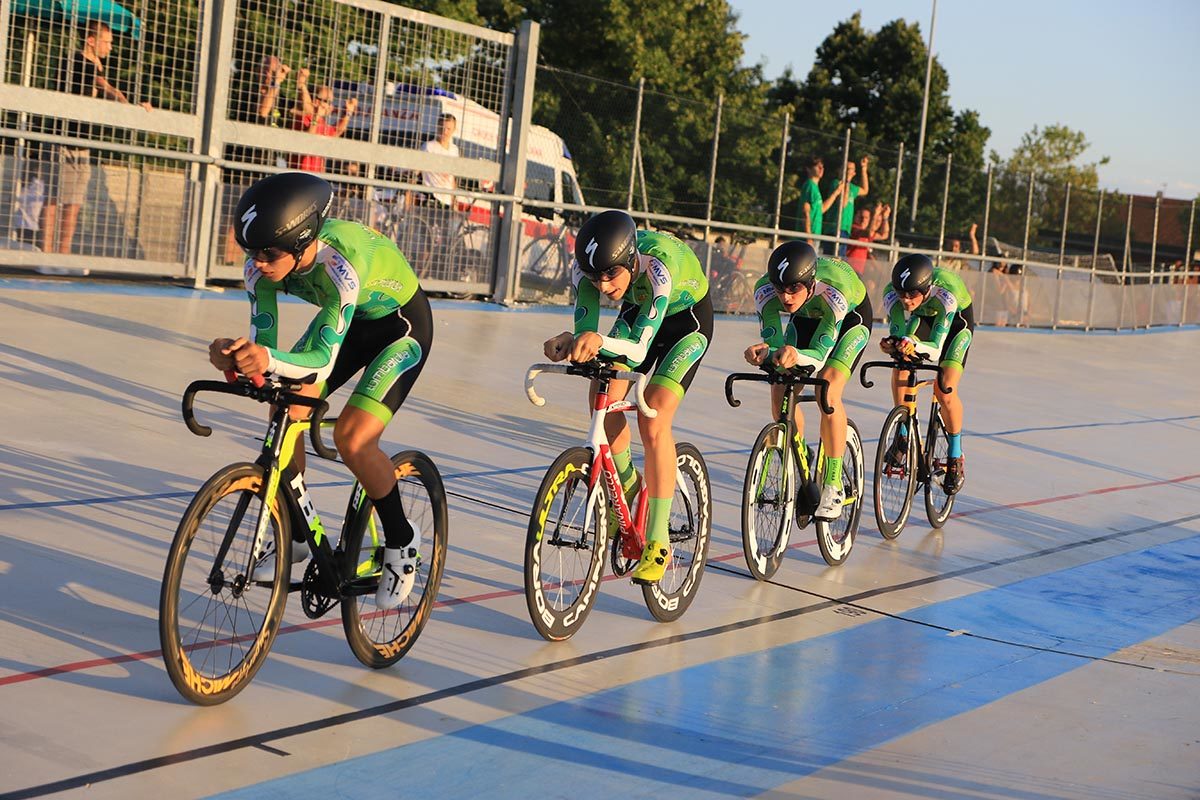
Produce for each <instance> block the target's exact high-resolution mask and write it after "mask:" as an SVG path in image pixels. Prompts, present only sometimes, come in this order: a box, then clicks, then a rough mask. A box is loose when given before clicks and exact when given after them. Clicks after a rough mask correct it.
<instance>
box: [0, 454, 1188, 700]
mask: <svg viewBox="0 0 1200 800" xmlns="http://www.w3.org/2000/svg"><path fill="white" fill-rule="evenodd" d="M1197 478H1200V473H1195V474H1192V475H1182V476H1180V477H1178V478H1168V479H1166V480H1161V481H1148V482H1146V483H1129V484H1125V485H1123V486H1108V487H1105V488H1103V489H1092V490H1090V491H1086V492H1075V493H1073V494H1060V495H1057V496H1055V497H1044V498H1042V499H1040V500H1026V501H1024V502H1021V503H1009V504H1007V505H997V506H985V507H984V508H976V509H972V510H970V511H963V512H961V513H958V514H955V515H954V516H955V517H973V516H976V515H978V514H990V513H992V512H994V511H1006V510H1009V509H1014V508H1028V507H1030V506H1040V505H1045V504H1046V503H1060V502H1062V501H1064V500H1075V499H1078V498H1080V497H1090V496H1092V495H1097V494H1109V493H1110V492H1124V491H1128V490H1130V489H1148V488H1151V487H1154V486H1167V485H1170V484H1173V483H1186V482H1187V481H1192V480H1196V479H1197ZM816 543H817V542H816V540H815V539H812V540H809V541H806V542H797V543H795V544H792V545H789V547H788V549H789V550H790V549H792V548H796V547H811V546H812V545H814V544H816ZM741 556H742V553H741V551H739V550H735V551H733V552H732V553H727V554H726V555H723V556H717V557H715V558H710V559H709V561H710V562H721V561H732V560H734V559H737V558H740V557H741ZM618 577H620V576H617V575H608V576H606V577H605V578H604V579H603V580H605V581H611V580H616V579H617V578H618ZM524 591H525V590H524V589H523V588H522V589H500V590H497V591H494V592H485V593H484V594H476V595H471V596H470V597H455V598H451V599H449V600H439V601H437V602H436V603H434V608H449V607H451V606H461V605H467V604H470V603H481V602H484V601H485V600H498V599H500V598H502V597H513V596H514V595H519V594H524ZM340 624H341V620H340V619H335V620H314V621H312V622H305V623H301V624H299V625H285V626H282V627H280V629H279V635H282V634H285V633H294V632H296V631H306V630H315V629H317V628H324V627H328V626H330V625H340ZM160 657H162V650H146V651H143V652H141V653H126V654H124V655H119V656H109V657H107V658H92V659H88V660H87V661H75V662H72V663H70V664H60V665H59V666H57V667H43V668H42V669H36V670H30V671H28V672H18V673H15V674H13V675H7V676H5V677H3V678H0V686H9V685H11V684H14V683H24V682H26V681H32V680H37V679H38V678H49V677H53V676H54V675H64V674H67V673H71V672H82V671H84V670H88V669H92V668H93V667H106V666H109V665H112V664H127V663H129V662H131V661H148V660H150V659H152V658H160Z"/></svg>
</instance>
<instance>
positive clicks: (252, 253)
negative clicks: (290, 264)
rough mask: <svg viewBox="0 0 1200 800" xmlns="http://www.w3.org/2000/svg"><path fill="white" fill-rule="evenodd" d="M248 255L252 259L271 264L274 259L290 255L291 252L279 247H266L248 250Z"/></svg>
mask: <svg viewBox="0 0 1200 800" xmlns="http://www.w3.org/2000/svg"><path fill="white" fill-rule="evenodd" d="M246 255H247V256H249V257H250V260H251V261H257V262H259V263H261V264H270V263H271V262H272V261H278V260H279V259H281V258H283V257H284V256H290V255H291V253H289V252H288V251H287V250H283V249H281V248H278V247H264V248H262V249H261V250H247V251H246Z"/></svg>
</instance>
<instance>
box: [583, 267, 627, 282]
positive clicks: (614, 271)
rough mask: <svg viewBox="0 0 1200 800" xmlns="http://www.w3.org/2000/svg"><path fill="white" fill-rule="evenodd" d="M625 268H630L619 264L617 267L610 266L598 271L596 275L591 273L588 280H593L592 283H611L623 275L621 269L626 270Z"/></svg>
mask: <svg viewBox="0 0 1200 800" xmlns="http://www.w3.org/2000/svg"><path fill="white" fill-rule="evenodd" d="M625 269H629V268H628V267H625V266H621V265H617V266H615V267H609V268H608V269H606V270H603V271H602V272H598V273H596V274H595V275H589V276H588V280H589V281H591V282H592V283H606V282H608V283H611V282H612V281H615V280H616V279H617V278H619V277H620V275H621V271H622V270H625Z"/></svg>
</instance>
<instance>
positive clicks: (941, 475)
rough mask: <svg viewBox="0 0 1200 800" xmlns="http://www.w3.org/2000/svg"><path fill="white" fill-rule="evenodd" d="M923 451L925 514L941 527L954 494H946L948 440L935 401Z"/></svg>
mask: <svg viewBox="0 0 1200 800" xmlns="http://www.w3.org/2000/svg"><path fill="white" fill-rule="evenodd" d="M925 452H926V453H928V454H929V480H927V481H925V516H927V517H929V524H930V525H932V526H933V527H934V528H941V527H942V526H943V525H945V524H946V520H947V519H949V518H950V512H951V510H953V508H954V498H955V495H953V494H947V493H946V488H945V483H946V464H947V462H948V461H949V460H950V458H949V455H950V440H949V439H948V438H946V425H945V424H944V423H943V422H942V414H941V408H940V407H939V406H938V404H937V402H936V401H935V402H934V404H933V407H932V408H931V409H930V411H929V435H928V436H927V437H926V441H925Z"/></svg>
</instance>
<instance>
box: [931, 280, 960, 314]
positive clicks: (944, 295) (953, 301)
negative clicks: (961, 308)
mask: <svg viewBox="0 0 1200 800" xmlns="http://www.w3.org/2000/svg"><path fill="white" fill-rule="evenodd" d="M932 295H933V297H936V298H937V299H938V301H939V302H940V303H941V304H942V305H943V306H945V307H946V310H947V311H954V310H955V309H957V308H958V298H957V297H955V296H954V293H953V292H951V291H950V290H949V289H947V288H946V287H944V286H935V287H933V292H932Z"/></svg>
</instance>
